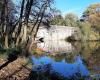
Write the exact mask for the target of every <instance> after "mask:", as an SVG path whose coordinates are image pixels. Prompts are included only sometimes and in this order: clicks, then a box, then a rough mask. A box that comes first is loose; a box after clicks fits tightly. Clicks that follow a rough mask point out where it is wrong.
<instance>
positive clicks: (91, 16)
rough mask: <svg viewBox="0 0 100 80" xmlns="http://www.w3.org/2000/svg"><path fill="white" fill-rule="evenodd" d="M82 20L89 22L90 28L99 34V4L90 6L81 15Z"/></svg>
mask: <svg viewBox="0 0 100 80" xmlns="http://www.w3.org/2000/svg"><path fill="white" fill-rule="evenodd" d="M83 17H84V20H87V21H89V22H90V24H91V26H92V27H93V28H94V29H95V30H96V31H98V32H100V3H96V4H92V5H90V6H89V7H88V8H87V9H86V10H85V11H84V13H83Z"/></svg>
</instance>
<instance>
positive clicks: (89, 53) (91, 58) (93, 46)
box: [73, 42, 100, 73]
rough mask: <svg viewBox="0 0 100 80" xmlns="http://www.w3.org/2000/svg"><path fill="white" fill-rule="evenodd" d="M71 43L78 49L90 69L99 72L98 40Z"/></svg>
mask: <svg viewBox="0 0 100 80" xmlns="http://www.w3.org/2000/svg"><path fill="white" fill-rule="evenodd" d="M73 45H74V46H75V47H76V48H77V49H78V52H79V53H80V54H81V56H82V57H83V59H84V61H85V62H86V64H87V65H88V68H89V69H90V71H92V72H93V73H94V72H95V73H100V67H99V66H100V42H85V43H74V44H73ZM95 67H97V68H95Z"/></svg>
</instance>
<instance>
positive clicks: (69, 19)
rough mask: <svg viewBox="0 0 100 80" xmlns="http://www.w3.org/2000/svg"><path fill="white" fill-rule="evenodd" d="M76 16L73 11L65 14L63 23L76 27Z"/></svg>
mask: <svg viewBox="0 0 100 80" xmlns="http://www.w3.org/2000/svg"><path fill="white" fill-rule="evenodd" d="M77 20H78V17H77V16H76V15H75V14H74V13H68V14H66V15H65V25H66V26H71V27H77Z"/></svg>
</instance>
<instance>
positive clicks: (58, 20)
mask: <svg viewBox="0 0 100 80" xmlns="http://www.w3.org/2000/svg"><path fill="white" fill-rule="evenodd" d="M50 24H51V25H61V26H63V25H65V21H64V18H63V17H62V16H61V15H56V16H54V17H53V18H52V20H51V22H50Z"/></svg>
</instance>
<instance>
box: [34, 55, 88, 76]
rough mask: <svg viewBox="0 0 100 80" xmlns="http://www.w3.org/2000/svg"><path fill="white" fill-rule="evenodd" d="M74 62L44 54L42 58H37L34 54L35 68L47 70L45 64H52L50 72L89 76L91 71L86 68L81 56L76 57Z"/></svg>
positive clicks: (61, 74) (63, 74)
mask: <svg viewBox="0 0 100 80" xmlns="http://www.w3.org/2000/svg"><path fill="white" fill-rule="evenodd" d="M74 58H75V59H74V62H73V63H68V62H66V61H65V60H64V59H63V60H61V61H59V62H57V61H55V60H54V59H52V58H50V57H47V56H43V57H40V58H35V57H34V56H32V62H33V63H34V65H35V66H33V70H36V71H38V70H41V71H45V70H46V69H45V66H46V65H48V64H49V65H50V68H49V69H50V70H49V73H51V74H52V73H54V72H56V73H58V74H59V75H60V76H63V77H66V78H70V77H71V76H73V75H75V74H77V73H79V74H80V75H81V76H84V77H86V76H89V71H88V69H87V68H86V66H85V65H84V64H83V62H82V59H81V57H80V56H76V57H74Z"/></svg>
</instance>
